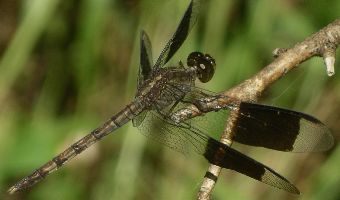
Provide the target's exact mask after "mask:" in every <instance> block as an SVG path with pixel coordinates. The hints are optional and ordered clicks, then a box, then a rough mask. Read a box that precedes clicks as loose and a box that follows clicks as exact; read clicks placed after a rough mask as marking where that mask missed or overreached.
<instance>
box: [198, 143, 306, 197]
mask: <svg viewBox="0 0 340 200" xmlns="http://www.w3.org/2000/svg"><path fill="white" fill-rule="evenodd" d="M204 157H205V158H206V159H207V160H208V161H209V162H210V163H212V164H214V165H217V166H220V167H223V168H227V169H231V170H234V171H237V172H239V173H241V174H244V175H246V176H249V177H251V178H253V179H256V180H258V181H261V182H263V183H266V184H268V185H271V186H274V187H276V188H279V189H283V190H286V191H287V192H290V193H294V194H300V192H299V190H298V189H297V188H296V187H295V186H294V185H293V184H291V183H290V182H289V181H288V180H287V179H285V178H284V177H283V176H281V175H280V174H278V173H276V172H275V171H274V170H272V169H270V168H269V167H267V166H265V165H263V164H261V163H259V162H257V161H256V160H254V159H252V158H250V157H248V156H246V155H244V154H242V153H240V152H238V151H236V150H234V149H232V148H230V147H228V146H227V145H224V144H222V143H220V142H218V141H216V140H214V139H212V138H210V139H209V140H208V144H207V148H206V152H205V153H204Z"/></svg>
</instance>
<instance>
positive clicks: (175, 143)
mask: <svg viewBox="0 0 340 200" xmlns="http://www.w3.org/2000/svg"><path fill="white" fill-rule="evenodd" d="M199 5H200V1H199V0H191V1H190V4H189V6H188V7H187V9H186V11H185V13H184V16H183V17H182V19H181V21H180V23H179V25H178V27H177V29H176V31H175V33H174V34H173V36H172V37H171V39H170V40H169V41H168V42H167V43H166V45H165V47H164V48H163V50H162V51H161V53H160V55H159V57H158V59H157V60H156V62H155V63H154V64H153V60H152V53H151V42H150V39H149V36H148V35H147V34H146V32H144V31H142V32H141V35H140V67H139V73H138V80H137V92H136V95H135V98H134V99H133V100H132V102H131V103H129V104H128V105H126V107H124V108H123V109H122V110H121V111H120V112H118V113H117V114H115V115H113V116H112V117H111V118H109V119H108V120H107V121H106V122H104V123H103V124H102V125H101V126H100V127H98V128H96V129H95V130H93V131H92V132H90V133H89V134H87V135H86V136H84V137H83V138H82V139H80V140H78V141H77V142H75V143H74V144H72V145H71V146H70V147H68V148H67V149H66V150H64V151H63V152H62V153H60V154H59V155H57V156H55V157H54V158H53V159H51V160H50V161H48V162H47V163H45V164H44V165H42V166H41V167H40V168H38V169H36V170H35V171H33V172H32V173H31V174H30V175H28V176H26V177H25V178H23V179H21V180H20V181H18V182H17V183H16V184H14V185H13V186H12V187H10V189H9V190H8V192H9V193H11V194H12V193H15V192H17V191H21V190H24V189H27V188H29V187H31V186H33V185H35V184H36V183H38V182H40V181H41V180H43V179H44V178H45V177H46V176H47V175H49V174H51V173H52V172H54V171H56V170H57V169H59V168H60V167H61V166H63V165H64V164H66V163H67V162H68V161H70V160H71V159H72V158H74V157H76V156H77V155H78V154H80V153H82V152H83V151H84V150H85V149H87V148H89V147H90V146H91V145H93V144H94V143H96V142H98V141H99V140H101V139H102V138H104V137H105V136H107V135H109V134H110V133H112V132H114V131H115V130H117V129H118V128H120V127H121V126H123V125H124V124H126V123H128V122H129V121H132V122H133V125H134V126H135V127H137V128H138V129H139V130H140V131H141V132H142V133H143V134H144V135H146V136H147V137H149V138H151V139H154V140H156V141H158V142H160V143H162V144H164V145H166V146H168V147H170V148H172V149H174V150H177V151H179V152H182V153H186V152H187V151H188V149H189V150H192V151H194V152H196V153H198V154H199V155H202V156H203V157H204V158H205V159H207V160H208V161H209V162H210V163H212V164H214V165H217V166H220V167H222V168H226V169H230V170H234V171H236V172H239V173H241V174H244V175H246V176H248V177H251V178H253V179H256V180H258V181H261V182H263V183H265V184H268V185H271V186H274V187H276V188H279V189H283V190H285V191H287V192H290V193H293V194H299V190H298V189H297V188H296V187H295V186H294V185H293V184H292V183H290V182H289V181H288V180H287V179H286V178H284V177H283V176H281V175H280V174H278V173H277V172H275V171H274V170H272V169H271V168H269V167H267V166H265V165H264V164H262V163H260V162H258V161H256V160H254V159H252V158H250V157H248V156H246V155H244V154H242V153H241V152H239V151H237V150H235V149H233V148H231V147H230V146H227V145H225V144H223V143H221V142H219V141H217V140H216V139H213V138H212V137H210V136H208V134H207V131H205V130H204V126H201V127H200V126H199V125H195V123H192V122H191V121H190V120H188V121H187V120H185V121H176V120H174V119H173V117H172V114H173V113H175V111H178V110H179V109H180V108H183V107H184V106H185V105H188V104H194V102H195V99H197V98H201V97H207V96H209V95H211V93H208V92H207V91H205V90H203V89H201V88H198V87H196V86H195V80H196V79H198V80H199V81H200V82H202V83H206V82H208V81H210V80H211V79H212V77H213V75H214V72H215V68H216V63H215V60H214V59H213V58H212V57H211V56H210V55H209V54H204V53H200V52H192V53H191V54H190V55H189V56H188V58H187V63H186V65H185V64H183V63H182V62H179V64H178V65H176V66H166V64H167V62H168V61H169V60H170V59H171V58H172V57H173V55H174V54H175V53H176V51H177V50H178V49H179V48H180V47H181V45H182V44H183V42H184V41H185V39H186V38H187V36H188V34H189V32H190V30H191V29H192V27H193V26H194V24H195V23H196V21H197V17H198V13H199V11H198V10H199ZM226 108H229V109H238V111H239V115H238V117H237V120H236V126H235V127H236V128H235V130H234V132H235V133H234V138H233V140H234V141H236V142H239V143H243V144H246V145H251V146H258V147H265V148H269V149H274V150H279V151H288V152H317V151H325V150H328V149H329V148H331V146H332V145H333V137H332V135H331V133H330V131H329V129H328V128H327V127H326V126H325V125H324V124H323V123H322V122H320V121H319V120H318V119H316V118H314V117H312V116H310V115H307V114H304V113H301V112H296V111H292V110H287V109H283V108H277V107H272V106H266V105H260V104H254V103H248V102H241V103H239V104H237V106H235V105H234V104H232V105H230V106H228V107H226ZM203 121H204V120H203ZM213 121H214V119H213ZM201 125H202V124H201ZM202 127H203V128H202Z"/></svg>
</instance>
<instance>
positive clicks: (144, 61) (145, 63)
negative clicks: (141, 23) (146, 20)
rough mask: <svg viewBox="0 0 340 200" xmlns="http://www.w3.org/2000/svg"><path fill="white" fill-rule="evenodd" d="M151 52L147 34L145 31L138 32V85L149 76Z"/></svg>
mask: <svg viewBox="0 0 340 200" xmlns="http://www.w3.org/2000/svg"><path fill="white" fill-rule="evenodd" d="M152 65H153V64H152V52H151V42H150V39H149V36H148V35H147V33H146V32H145V31H143V30H142V31H141V33H140V66H139V73H138V87H140V86H141V84H142V83H143V82H144V81H145V80H146V79H148V78H149V75H150V72H151V68H152Z"/></svg>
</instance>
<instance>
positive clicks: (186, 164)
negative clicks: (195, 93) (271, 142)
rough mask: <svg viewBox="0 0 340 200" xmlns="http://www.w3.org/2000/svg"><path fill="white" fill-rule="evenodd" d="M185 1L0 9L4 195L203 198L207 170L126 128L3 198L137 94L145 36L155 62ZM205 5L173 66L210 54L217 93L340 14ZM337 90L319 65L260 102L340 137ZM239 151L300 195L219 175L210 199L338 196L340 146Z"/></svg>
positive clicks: (295, 0)
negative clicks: (194, 54)
mask: <svg viewBox="0 0 340 200" xmlns="http://www.w3.org/2000/svg"><path fill="white" fill-rule="evenodd" d="M188 2H189V0H187V1H181V0H167V1H160V0H157V1H152V0H140V1H138V0H116V1H114V0H69V1H60V0H26V1H25V0H22V1H18V0H7V1H6V0H3V1H0V30H1V31H0V54H1V60H0V105H1V107H0V158H1V159H0V160H1V164H0V198H1V199H32V200H33V199H34V200H39V199H51V200H53V199H126V200H127V199H194V198H195V196H196V193H197V190H198V187H199V185H200V182H201V180H202V177H203V175H204V173H205V169H206V167H207V166H208V163H207V162H206V161H205V160H204V159H202V158H200V157H198V156H193V157H191V156H190V157H185V156H183V155H181V154H178V153H177V152H174V151H171V150H169V149H167V148H163V147H162V146H161V145H158V144H157V143H154V142H152V141H148V140H146V139H145V138H144V137H143V136H141V135H140V134H138V133H137V130H136V129H135V128H133V127H132V125H131V124H130V123H129V124H128V125H125V126H124V127H123V128H122V129H121V130H119V131H117V132H115V133H114V134H112V135H111V136H108V137H107V138H106V139H105V140H103V141H102V142H100V143H99V144H97V145H94V146H93V147H91V148H90V149H88V150H87V151H86V152H85V153H83V155H81V156H79V158H76V159H75V160H73V161H71V162H70V163H68V164H67V166H65V167H63V168H62V169H60V170H58V172H56V173H53V174H52V175H51V176H49V177H48V178H47V179H46V180H44V181H43V182H42V183H40V184H38V185H36V186H35V187H33V188H32V189H29V190H27V191H24V192H21V193H18V194H15V195H13V196H8V195H6V194H5V191H6V190H7V189H8V187H9V186H10V185H12V184H13V183H14V182H15V181H17V180H18V179H20V178H21V177H23V176H25V175H27V174H28V173H30V172H31V171H32V170H33V169H35V168H36V167H38V166H40V165H41V164H43V163H44V162H46V161H48V160H49V159H51V158H52V157H53V156H54V155H55V154H56V153H58V152H60V151H62V150H63V149H64V148H65V147H67V146H68V145H70V144H71V143H72V142H73V141H74V140H75V139H76V138H80V137H82V136H84V135H85V134H86V133H88V132H89V131H91V130H92V129H94V128H95V127H96V126H98V125H99V124H100V123H101V122H102V121H104V120H105V119H106V118H108V117H109V116H110V115H112V114H114V113H116V112H117V111H119V110H120V109H121V108H122V107H123V106H124V105H125V104H126V103H128V102H129V101H130V100H131V99H132V98H133V95H134V93H135V85H136V75H137V70H138V61H139V58H138V56H139V33H140V30H142V29H144V30H146V31H147V32H148V34H149V35H150V38H151V41H152V44H153V55H154V59H156V58H157V55H158V54H159V52H160V51H161V49H162V47H163V46H164V44H165V43H166V41H167V40H168V39H169V37H170V36H171V35H172V33H173V32H174V30H175V28H176V26H177V24H178V22H179V20H180V18H181V16H182V14H183V12H184V10H185V9H186V7H187V5H188ZM202 4H203V6H202V10H201V15H200V18H199V21H198V23H197V25H196V27H195V28H194V30H193V31H192V32H191V34H190V35H189V38H188V39H187V41H186V42H185V43H184V45H183V46H182V48H181V49H180V50H179V51H178V53H177V54H176V55H175V57H174V58H173V59H172V60H171V61H170V63H171V64H176V63H177V62H178V61H179V60H185V59H186V55H188V53H190V52H191V51H196V50H200V51H203V52H208V53H209V54H211V55H213V56H214V57H215V59H216V62H217V65H218V66H217V67H218V68H217V73H216V76H215V77H214V78H213V80H212V81H211V82H209V83H208V84H205V85H200V86H202V87H204V88H207V89H209V90H211V91H216V92H218V91H223V90H227V89H228V88H229V87H231V86H233V85H235V84H237V83H239V82H241V81H243V80H245V79H246V78H248V77H250V76H251V75H253V74H254V73H256V72H257V71H259V70H261V68H262V67H264V66H265V65H267V64H269V63H270V62H271V61H272V60H273V58H272V55H271V51H272V50H273V49H275V48H277V47H291V46H293V45H294V44H295V43H297V42H299V41H302V40H303V39H304V38H306V37H307V36H309V35H311V34H312V33H313V32H316V31H318V30H319V29H320V28H322V27H324V26H326V25H327V24H328V23H330V22H332V21H333V20H335V19H336V18H337V17H339V10H340V1H338V0H329V1H317V0H309V1H303V0H283V1H269V0H259V1H245V0H234V1H225V0H210V1H203V3H202ZM338 52H339V51H338ZM337 57H338V58H339V56H337ZM336 65H337V69H338V68H339V62H338V61H337V64H336ZM339 91H340V79H339V76H338V75H337V74H335V76H334V77H327V75H326V72H325V69H324V64H323V62H322V59H320V58H313V59H311V60H309V61H307V62H306V63H304V64H302V65H301V66H299V67H298V68H297V69H296V70H293V71H291V72H290V73H288V74H287V75H286V76H285V77H284V78H283V79H281V80H280V81H278V82H277V83H275V85H273V87H271V88H270V89H269V90H268V91H267V92H266V94H265V95H264V98H263V100H264V101H265V103H267V104H271V105H276V106H281V107H287V108H291V109H295V110H299V111H303V112H307V113H310V114H312V115H314V116H316V117H318V118H319V119H321V120H322V121H324V122H325V123H326V124H327V125H328V126H329V127H330V128H331V130H332V131H333V133H334V136H335V138H336V140H338V139H339V130H340V114H339V113H340V93H339ZM215 137H218V133H216V135H215ZM235 147H236V148H238V149H240V150H241V151H242V152H244V153H246V154H248V155H250V156H252V157H254V158H256V159H257V160H259V161H261V162H263V163H265V164H267V165H268V166H271V167H272V168H273V169H275V170H276V171H278V172H279V173H280V174H282V175H284V176H286V177H287V178H288V179H289V180H291V181H292V182H293V183H294V184H296V185H297V186H298V188H300V190H301V191H302V195H301V196H300V197H296V196H292V195H290V194H287V193H285V192H283V191H279V190H277V189H275V188H271V187H269V186H266V185H264V184H261V183H259V182H256V181H253V180H251V179H249V178H247V177H245V176H243V175H240V174H237V173H234V172H230V171H228V170H223V173H222V176H221V177H220V178H219V181H218V184H217V186H216V188H215V190H214V193H213V199H273V198H275V199H298V198H301V199H339V198H340V193H339V190H338V187H339V184H340V172H339V167H338V166H339V164H340V151H339V148H338V147H337V146H335V147H334V149H333V150H331V151H329V152H325V153H317V154H316V153H311V154H289V153H282V152H275V151H271V150H267V149H256V148H251V147H245V146H242V145H235Z"/></svg>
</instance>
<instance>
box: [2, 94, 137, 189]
mask: <svg viewBox="0 0 340 200" xmlns="http://www.w3.org/2000/svg"><path fill="white" fill-rule="evenodd" d="M143 109H144V107H143V106H142V104H141V103H140V101H139V100H138V99H137V100H135V101H133V102H132V103H130V104H128V105H127V106H126V107H125V108H124V109H122V110H121V111H120V112H119V113H117V114H116V115H114V116H112V117H111V118H110V119H109V120H107V121H106V122H105V123H104V124H103V125H102V126H100V127H99V128H97V129H95V130H93V131H92V132H91V133H89V134H87V135H86V136H85V137H83V138H81V139H80V140H78V141H77V142H75V143H73V144H72V145H71V146H70V147H68V148H67V149H66V150H65V151H63V152H62V153H60V154H59V155H57V156H56V157H54V158H53V159H52V160H50V161H48V162H47V163H45V164H44V165H43V166H41V167H40V168H38V169H37V170H35V171H34V172H33V173H32V174H30V175H28V176H26V177H25V178H23V179H22V180H20V181H19V182H17V183H16V184H15V185H14V186H12V187H11V188H10V189H9V190H8V192H9V193H14V192H16V191H19V190H23V189H25V188H28V187H31V186H33V185H34V184H36V183H38V182H40V181H41V180H42V179H44V178H45V177H46V176H47V175H49V174H50V173H52V172H53V171H55V170H57V169H58V168H60V167H61V166H63V165H64V164H65V163H66V162H68V161H69V160H71V159H72V158H74V157H75V156H76V155H78V154H80V153H81V152H83V151H84V150H85V149H87V148H88V147H90V146H91V145H92V144H94V143H96V142H97V141H98V140H100V139H101V138H103V137H104V136H106V135H108V134H109V133H112V132H113V131H115V130H116V129H118V128H119V127H121V126H122V125H124V124H126V123H127V122H129V121H130V120H131V119H132V118H134V117H135V116H136V115H138V114H139V113H140V112H142V110H143Z"/></svg>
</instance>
